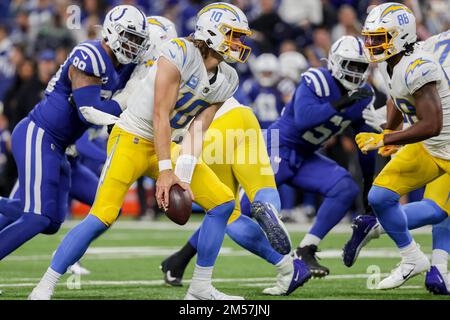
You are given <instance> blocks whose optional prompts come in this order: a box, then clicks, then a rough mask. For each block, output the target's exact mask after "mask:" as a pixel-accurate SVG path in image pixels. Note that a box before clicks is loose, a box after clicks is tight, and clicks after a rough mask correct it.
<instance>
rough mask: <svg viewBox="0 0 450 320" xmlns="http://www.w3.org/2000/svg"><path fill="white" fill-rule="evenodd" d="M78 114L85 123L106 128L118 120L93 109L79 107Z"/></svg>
mask: <svg viewBox="0 0 450 320" xmlns="http://www.w3.org/2000/svg"><path fill="white" fill-rule="evenodd" d="M80 112H81V114H82V115H83V117H84V118H85V119H86V121H87V122H90V123H92V124H97V125H100V126H108V125H110V124H114V123H116V121H117V120H119V118H118V117H116V116H113V115H112V114H109V113H106V112H103V111H100V110H97V109H95V108H94V107H80Z"/></svg>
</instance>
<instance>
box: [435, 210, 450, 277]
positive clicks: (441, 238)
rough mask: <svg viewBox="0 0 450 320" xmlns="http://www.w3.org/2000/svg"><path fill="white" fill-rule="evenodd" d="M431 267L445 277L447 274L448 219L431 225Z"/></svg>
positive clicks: (448, 251)
mask: <svg viewBox="0 0 450 320" xmlns="http://www.w3.org/2000/svg"><path fill="white" fill-rule="evenodd" d="M432 233H433V254H432V260H431V263H432V265H434V266H436V268H438V270H439V272H440V273H441V274H442V275H443V276H445V275H446V274H447V268H448V266H447V264H448V262H447V261H448V253H450V218H446V219H445V220H444V221H442V222H441V223H438V224H435V225H433V232H432Z"/></svg>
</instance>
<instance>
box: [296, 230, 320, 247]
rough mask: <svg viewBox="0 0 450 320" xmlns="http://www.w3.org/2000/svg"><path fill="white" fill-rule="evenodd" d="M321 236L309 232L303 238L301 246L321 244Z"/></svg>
mask: <svg viewBox="0 0 450 320" xmlns="http://www.w3.org/2000/svg"><path fill="white" fill-rule="evenodd" d="M320 240H321V239H320V238H319V237H317V236H315V235H313V234H311V233H307V234H306V235H305V237H304V238H303V240H302V242H300V248H303V247H305V246H310V245H315V246H316V247H318V246H319V243H320Z"/></svg>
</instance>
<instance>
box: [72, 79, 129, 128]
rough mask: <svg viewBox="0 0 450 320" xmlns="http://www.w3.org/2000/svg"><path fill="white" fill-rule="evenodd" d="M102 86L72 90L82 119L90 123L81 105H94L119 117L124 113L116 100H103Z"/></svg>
mask: <svg viewBox="0 0 450 320" xmlns="http://www.w3.org/2000/svg"><path fill="white" fill-rule="evenodd" d="M100 93H101V86H98V85H92V86H86V87H82V88H79V89H76V90H74V91H73V92H72V96H73V101H74V102H75V105H76V107H77V110H78V116H79V117H80V119H81V120H82V121H83V122H85V123H88V121H87V120H86V119H85V118H84V117H83V115H82V114H81V112H80V111H79V109H80V108H81V107H93V108H95V109H97V110H100V111H102V112H106V113H109V114H112V115H114V116H116V117H118V116H119V115H120V114H121V113H122V109H121V108H120V105H119V104H118V103H117V101H115V100H102V99H101V97H100Z"/></svg>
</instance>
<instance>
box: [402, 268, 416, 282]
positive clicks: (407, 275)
mask: <svg viewBox="0 0 450 320" xmlns="http://www.w3.org/2000/svg"><path fill="white" fill-rule="evenodd" d="M413 270H414V269H411V270H410V271H409V272H408V273H407V274H406V275H403V280H406V279H407V278H408V277H409V275H410V274H411V273H412V272H413Z"/></svg>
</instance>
